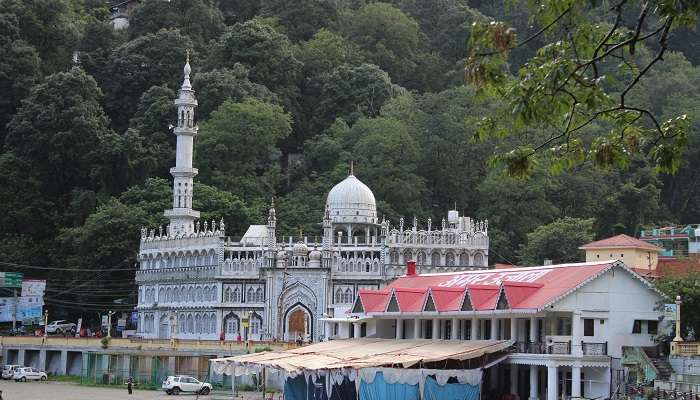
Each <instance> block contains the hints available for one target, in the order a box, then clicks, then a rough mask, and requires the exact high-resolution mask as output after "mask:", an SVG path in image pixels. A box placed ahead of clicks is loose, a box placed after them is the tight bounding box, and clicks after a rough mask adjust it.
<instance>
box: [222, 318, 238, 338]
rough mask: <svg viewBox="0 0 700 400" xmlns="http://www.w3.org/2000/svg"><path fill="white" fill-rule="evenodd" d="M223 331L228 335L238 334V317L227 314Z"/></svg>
mask: <svg viewBox="0 0 700 400" xmlns="http://www.w3.org/2000/svg"><path fill="white" fill-rule="evenodd" d="M224 331H225V332H226V333H227V334H229V335H237V334H238V317H237V316H236V315H234V314H229V315H228V316H227V317H226V322H224Z"/></svg>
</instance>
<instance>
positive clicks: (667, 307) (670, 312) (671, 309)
mask: <svg viewBox="0 0 700 400" xmlns="http://www.w3.org/2000/svg"><path fill="white" fill-rule="evenodd" d="M677 310H678V306H677V305H676V304H674V303H671V304H664V319H670V320H675V319H676V311H677Z"/></svg>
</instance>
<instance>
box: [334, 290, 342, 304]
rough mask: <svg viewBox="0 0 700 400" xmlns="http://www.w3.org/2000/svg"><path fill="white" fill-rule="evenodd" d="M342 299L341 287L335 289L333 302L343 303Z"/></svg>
mask: <svg viewBox="0 0 700 400" xmlns="http://www.w3.org/2000/svg"><path fill="white" fill-rule="evenodd" d="M343 299H344V298H343V289H341V288H337V289H335V302H336V303H337V304H343V303H344V301H343Z"/></svg>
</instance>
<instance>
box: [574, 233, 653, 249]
mask: <svg viewBox="0 0 700 400" xmlns="http://www.w3.org/2000/svg"><path fill="white" fill-rule="evenodd" d="M579 249H582V250H595V249H643V250H650V251H656V252H659V253H660V252H662V251H663V250H664V249H662V248H661V247H659V246H656V245H653V244H651V243H649V242H645V241H643V240H639V239H635V238H633V237H632V236H628V235H625V234H621V235H617V236H613V237H609V238H606V239H602V240H597V241H595V242H591V243H587V244H584V245H583V246H581V247H579Z"/></svg>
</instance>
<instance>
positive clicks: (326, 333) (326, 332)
mask: <svg viewBox="0 0 700 400" xmlns="http://www.w3.org/2000/svg"><path fill="white" fill-rule="evenodd" d="M332 332H333V331H332V329H331V322H330V321H324V322H323V337H325V338H326V340H329V339H330V337H331V333H332Z"/></svg>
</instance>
